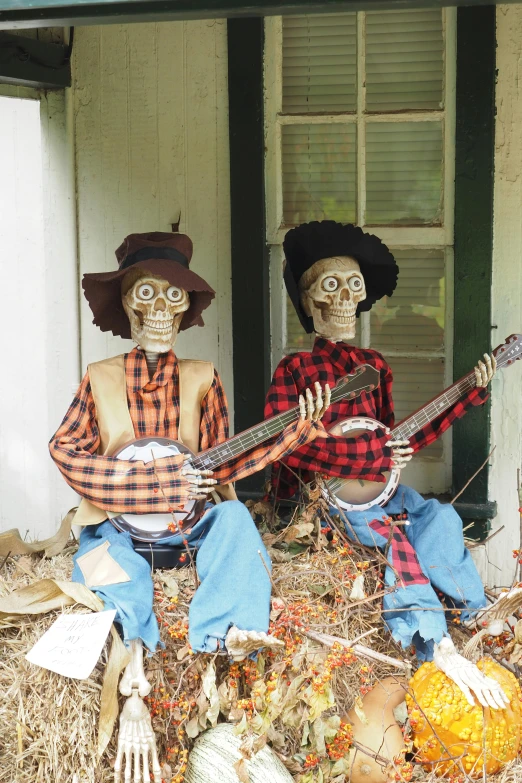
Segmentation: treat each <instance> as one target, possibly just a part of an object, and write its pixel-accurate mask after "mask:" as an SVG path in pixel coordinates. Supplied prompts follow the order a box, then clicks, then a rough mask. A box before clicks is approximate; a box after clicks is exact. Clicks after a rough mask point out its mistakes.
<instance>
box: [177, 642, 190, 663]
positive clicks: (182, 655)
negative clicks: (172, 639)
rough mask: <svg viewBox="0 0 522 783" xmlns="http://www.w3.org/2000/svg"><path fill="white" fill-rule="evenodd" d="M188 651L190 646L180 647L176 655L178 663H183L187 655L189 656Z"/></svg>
mask: <svg viewBox="0 0 522 783" xmlns="http://www.w3.org/2000/svg"><path fill="white" fill-rule="evenodd" d="M190 649H191V648H190V644H186V645H185V646H184V647H180V648H179V650H178V652H177V654H176V658H177V659H178V661H183V660H184V659H185V658H186V657H187V656H188V655H190Z"/></svg>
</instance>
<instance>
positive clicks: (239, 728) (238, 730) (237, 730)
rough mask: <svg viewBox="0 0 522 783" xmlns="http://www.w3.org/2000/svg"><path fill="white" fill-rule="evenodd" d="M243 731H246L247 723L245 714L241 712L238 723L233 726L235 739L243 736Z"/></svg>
mask: <svg viewBox="0 0 522 783" xmlns="http://www.w3.org/2000/svg"><path fill="white" fill-rule="evenodd" d="M245 731H248V721H247V716H246V712H245V711H244V710H243V715H242V718H241V720H240V721H239V723H236V725H235V726H234V734H235V735H236V737H239V736H240V735H241V734H244V733H245Z"/></svg>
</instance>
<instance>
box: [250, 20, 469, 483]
mask: <svg viewBox="0 0 522 783" xmlns="http://www.w3.org/2000/svg"><path fill="white" fill-rule="evenodd" d="M441 12H442V29H443V37H444V50H443V51H444V55H443V56H444V61H443V74H444V83H443V88H444V105H443V108H442V109H440V110H430V111H424V110H421V111H418V110H415V111H402V112H392V111H387V112H379V113H377V112H371V113H366V112H365V99H366V87H365V82H366V78H365V77H366V51H365V45H366V36H365V31H366V18H367V15H366V12H365V11H359V12H357V16H356V28H357V97H356V100H357V108H356V111H350V112H336V113H325V112H318V113H309V114H297V113H288V114H283V112H282V105H283V17H282V16H278V17H271V18H267V19H265V50H266V51H268V50H269V51H270V57H265V146H266V162H265V189H266V193H267V204H266V212H267V243H268V245H269V248H270V275H271V285H270V288H271V297H270V299H271V325H272V345H271V347H272V351H271V360H272V368H273V369H275V367H276V366H277V364H278V362H279V361H280V359H281V358H282V356H283V355H284V354H285V353H287V352H288V348H289V346H288V345H287V336H286V303H287V300H286V296H285V286H284V282H283V275H282V267H283V253H282V242H283V239H284V236H285V234H286V232H287V231H288V230H289V229H290V228H291V227H292V226H291V225H285V223H284V214H283V176H282V171H283V165H282V164H283V159H282V129H283V127H284V126H287V125H294V126H295V125H311V124H325V123H328V124H355V125H356V134H357V145H356V155H357V161H356V171H357V173H356V177H357V183H356V189H357V202H356V224H357V225H360V226H361V227H362V228H363V230H365V231H369V232H371V233H376V234H377V235H378V236H379V237H380V238H381V239H382V240H383V242H385V244H387V245H388V246H389V247H390V249H391V250H392V252H393V251H394V250H402V249H410V248H422V249H423V250H424V249H426V250H431V249H435V250H439V251H440V250H442V251H443V252H444V257H445V281H446V307H445V324H444V329H445V347H444V350H443V351H409V352H408V351H394V350H389V351H387V352H386V355H385V358H386V359H387V360H389V361H390V364H391V366H392V369H393V359H394V358H397V359H399V358H418V359H422V358H425V359H437V358H443V359H444V377H443V384H444V388H447V387H448V386H450V385H451V384H452V382H453V242H454V212H455V201H454V179H455V127H456V105H455V98H456V63H457V52H456V27H457V14H456V9H455V8H443V9H442V10H441ZM426 121H435V122H441V123H442V131H443V150H444V154H443V178H442V197H443V212H442V225H435V226H422V225H416V226H405V225H400V226H393V225H387V226H383V225H379V226H376V225H374V224H365V223H364V220H363V219H364V216H365V212H366V178H365V170H366V167H365V161H366V155H365V141H366V128H367V125H368V124H372V123H381V122H388V123H389V122H392V123H393V122H426ZM360 321H361V346H363V347H369V345H370V312H368V313H363V314H361V319H360ZM426 402H428V400H426ZM441 440H442V453H441V454H440V455H437V456H431V455H423V453H421V454H419V456H418V457H417V458H416V460H414V461H413V462H412V463H411V464H410V465H409V466H408V467H407V469H406V474H405V481H406V482H407V483H411V484H413V485H415V486H417V487H420V491H422V492H435V493H439V494H440V493H441V492H444V491H446V490H447V489H448V488H449V487H450V485H451V483H452V459H451V457H452V431H451V429H450V430H449V431H448V432H446V433H445V435H444V436H443V437H442V439H441Z"/></svg>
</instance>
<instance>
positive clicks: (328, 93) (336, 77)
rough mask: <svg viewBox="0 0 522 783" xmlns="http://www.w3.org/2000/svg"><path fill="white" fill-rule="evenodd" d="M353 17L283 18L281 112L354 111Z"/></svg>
mask: <svg viewBox="0 0 522 783" xmlns="http://www.w3.org/2000/svg"><path fill="white" fill-rule="evenodd" d="M356 31H357V23H356V17H355V14H321V15H320V16H289V17H284V18H283V112H284V113H285V114H308V113H310V112H346V111H355V108H356V102H357V99H356V94H355V92H356V49H357V40H356V36H357V33H356Z"/></svg>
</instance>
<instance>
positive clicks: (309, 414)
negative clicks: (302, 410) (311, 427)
mask: <svg viewBox="0 0 522 783" xmlns="http://www.w3.org/2000/svg"><path fill="white" fill-rule="evenodd" d="M305 394H306V418H307V420H308V421H311V420H312V419H313V416H314V408H315V405H314V397H313V394H312V392H311V391H310V389H307V390H306V392H305Z"/></svg>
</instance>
